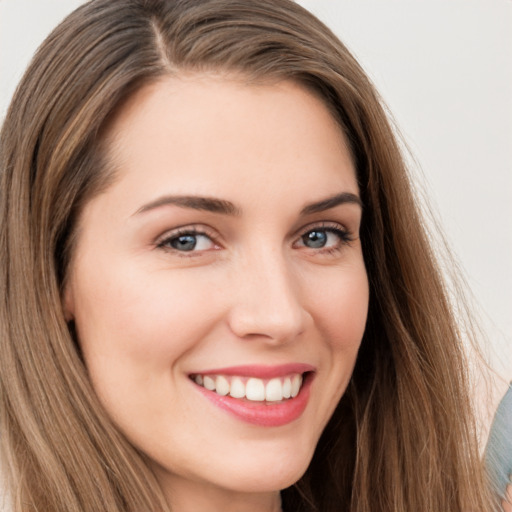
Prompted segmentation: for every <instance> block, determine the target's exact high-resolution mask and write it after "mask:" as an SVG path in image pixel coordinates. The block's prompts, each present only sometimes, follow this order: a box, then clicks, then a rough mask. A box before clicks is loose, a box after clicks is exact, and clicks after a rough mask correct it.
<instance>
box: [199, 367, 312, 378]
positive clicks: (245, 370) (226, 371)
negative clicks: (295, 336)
mask: <svg viewBox="0 0 512 512" xmlns="http://www.w3.org/2000/svg"><path fill="white" fill-rule="evenodd" d="M314 371H315V367H314V366H312V365H310V364H306V363H287V364H280V365H240V366H229V367H226V368H213V369H208V370H203V371H197V372H192V373H191V375H198V374H199V375H232V376H235V375H238V376H244V377H255V378H258V379H272V378H274V377H284V376H285V375H290V374H294V373H306V372H314Z"/></svg>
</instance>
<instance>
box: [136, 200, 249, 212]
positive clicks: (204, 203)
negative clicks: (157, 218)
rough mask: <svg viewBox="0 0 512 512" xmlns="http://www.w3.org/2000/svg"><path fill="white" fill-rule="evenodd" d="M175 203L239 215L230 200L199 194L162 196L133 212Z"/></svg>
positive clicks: (186, 206) (183, 206)
mask: <svg viewBox="0 0 512 512" xmlns="http://www.w3.org/2000/svg"><path fill="white" fill-rule="evenodd" d="M166 205H175V206H180V207H182V208H191V209H192V210H203V211H207V212H213V213H222V214H224V215H234V216H240V215H241V210H240V209H239V208H237V207H236V206H235V205H234V204H233V203H232V202H230V201H226V200H224V199H216V198H214V197H200V196H163V197H159V198H158V199H156V200H155V201H151V202H150V203H148V204H145V205H144V206H142V207H141V208H139V209H138V210H137V211H136V212H135V214H139V213H144V212H147V211H149V210H154V209H155V208H160V207H161V206H166Z"/></svg>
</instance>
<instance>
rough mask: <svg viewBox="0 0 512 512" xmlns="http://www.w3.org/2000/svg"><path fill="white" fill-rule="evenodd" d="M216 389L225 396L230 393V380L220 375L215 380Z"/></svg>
mask: <svg viewBox="0 0 512 512" xmlns="http://www.w3.org/2000/svg"><path fill="white" fill-rule="evenodd" d="M215 391H216V392H217V394H218V395H221V396H225V395H227V394H228V393H229V382H228V379H226V377H223V376H222V375H219V376H218V377H217V379H216V380H215Z"/></svg>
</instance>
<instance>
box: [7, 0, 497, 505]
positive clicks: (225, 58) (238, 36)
mask: <svg viewBox="0 0 512 512" xmlns="http://www.w3.org/2000/svg"><path fill="white" fill-rule="evenodd" d="M186 71H194V72H202V71H216V72H227V73H231V74H233V73H234V74H236V75H237V76H239V77H240V78H241V79H243V80H245V81H247V82H249V83H256V82H269V81H279V80H295V81H297V82H299V83H301V84H302V85H303V86H305V87H307V88H308V89H309V90H311V91H313V92H314V93H315V94H317V95H319V96H320V97H321V98H322V99H323V101H324V102H325V104H326V105H327V106H328V107H329V109H330V111H331V112H332V114H333V116H334V117H335V118H336V120H337V121H338V123H339V125H340V128H341V130H342V131H343V132H344V134H345V136H346V138H347V140H348V141H349V145H350V148H351V151H352V155H353V158H354V161H355V163H356V168H357V173H358V180H359V186H360V192H361V197H362V200H363V203H364V216H363V224H362V231H361V239H362V243H363V250H364V258H365V263H366V268H367V272H368V276H369V281H370V306H369V317H368V324H367V328H366V331H365V334H364V338H363V342H362V346H361V350H360V353H359V356H358V360H357V364H356V368H355V371H354V374H353V377H352V380H351V382H350V385H349V388H348V390H347V391H346V393H345V395H344V396H343V398H342V400H341V402H340V404H339V406H338V408H337V409H336V411H335V413H334V415H333V417H332V419H331V421H330V422H329V424H328V425H327V427H326V429H325V431H324V433H323V435H322V438H321V439H320V442H319V444H318V447H317V450H316V452H315V455H314V457H313V460H312V462H311V465H310V467H309V468H308V470H307V471H306V474H305V475H304V476H303V478H302V479H301V480H300V481H299V482H297V484H295V485H294V486H292V487H291V488H289V489H286V490H284V491H283V493H282V497H283V507H284V509H285V510H289V511H294V512H298V511H319V512H334V511H339V510H347V511H351V512H363V511H365V512H368V511H372V512H411V511H416V512H420V511H425V512H426V511H429V512H432V511H436V512H437V511H438V512H448V511H450V512H457V511H463V510H464V511H469V510H484V509H487V508H488V507H489V503H486V490H485V486H484V478H483V474H482V467H481V463H480V461H479V457H478V450H477V443H476V437H475V432H474V425H473V422H472V419H471V410H470V402H469V398H468V391H467V390H468V382H467V380H468V379H467V375H466V366H465V361H464V354H463V350H462V345H461V339H460V334H459V332H458V329H457V325H456V323H455V321H454V317H453V314H452V311H451V308H450V305H449V301H448V299H447V292H446V289H445V287H444V285H443V281H442V279H441V276H440V271H439V269H438V267H437V266H436V263H435V258H434V255H433V252H432V250H431V247H430V245H429V241H428V237H427V235H426V232H425V229H424V226H423V224H422V219H421V216H420V215H419V213H418V207H417V202H416V201H415V198H414V195H413V193H412V191H411V186H410V183H409V178H408V174H407V171H406V168H405V165H404V161H403V158H402V156H401V153H400V150H399V147H398V145H397V142H396V140H395V136H394V133H393V130H392V128H391V126H390V123H389V120H388V118H387V116H386V113H385V110H384V109H383V107H382V105H381V103H380V101H379V98H378V96H377V94H376V92H375V90H374V88H373V86H372V84H371V83H370V81H369V80H368V78H367V77H366V75H365V73H364V72H363V71H362V69H361V67H360V66H359V65H358V63H357V62H356V61H355V59H354V58H353V57H352V56H351V54H350V53H349V52H348V50H347V49H346V48H345V46H344V45H343V44H342V43H341V42H340V41H339V40H338V39H337V38H336V37H335V36H334V35H333V34H332V33H331V31H330V30H329V29H328V28H326V27H325V26H324V25H323V24H322V23H321V22H319V21H318V20H317V19H316V18H314V17H313V16H312V15H311V14H309V13H308V12H307V11H306V10H304V9H303V8H301V7H300V6H298V5H296V4H295V3H293V2H291V1H289V0H258V1H257V2H255V1H253V0H167V1H166V0H93V1H91V2H89V3H87V4H85V5H84V6H82V7H80V8H79V9H77V10H76V11H75V12H74V13H72V14H71V15H70V16H69V17H68V18H67V19H66V20H64V22H63V23H62V24H61V25H59V26H58V27H57V28H56V29H55V30H54V32H53V33H52V34H51V35H50V36H49V37H48V38H47V40H46V41H45V42H44V44H43V45H42V46H41V48H40V49H39V51H38V52H37V54H36V56H35V58H34V59H33V62H32V63H31V65H30V67H29V68H28V70H27V72H26V74H25V76H24V78H23V80H22V81H21V83H20V85H19V87H18V89H17V92H16V94H15V96H14V99H13V101H12V103H11V106H10V109H9V111H8V113H7V117H6V120H5V123H4V126H3V129H2V133H1V139H0V169H1V196H0V197H1V203H0V251H1V274H0V294H1V306H0V315H1V316H0V329H1V331H0V332H1V336H0V350H1V360H0V370H1V373H0V407H1V411H0V415H1V424H0V428H1V432H2V438H1V450H2V461H3V464H4V471H5V472H6V473H7V477H8V480H9V489H10V492H11V496H12V499H13V503H14V508H15V511H17V512H21V511H22V510H23V511H25V512H26V511H29V510H37V511H49V510H51V511H55V512H57V511H62V512H64V511H66V512H87V511H90V512H93V511H94V512H98V511H100V510H105V511H109V512H116V511H117V512H121V511H133V512H140V511H142V510H147V511H151V510H152V511H159V512H160V511H164V510H168V506H167V505H166V503H165V500H164V498H163V495H162V493H161V491H160V489H159V487H158V484H157V482H156V480H155V478H154V476H153V475H152V473H151V472H150V470H149V469H148V466H147V464H146V463H145V460H144V455H143V454H141V453H138V452H137V450H136V449H135V448H133V447H132V446H131V445H130V443H129V442H128V441H127V440H126V439H125V438H124V437H123V435H122V434H120V433H119V432H118V431H117V430H116V428H115V427H114V426H113V424H112V423H111V421H110V420H109V418H108V417H107V415H106V414H105V412H104V411H103V409H102V408H101V406H100V405H99V403H98V400H97V399H96V397H95V394H94V391H93V389H92V387H91V384H90V382H89V380H88V377H87V372H86V369H85V367H84V364H83V361H82V360H81V357H80V353H79V350H77V346H76V342H75V340H74V336H73V332H72V326H68V325H67V324H66V321H65V318H64V315H63V312H62V306H61V294H62V288H63V284H64V281H65V279H66V271H67V266H68V262H69V258H70V255H71V254H72V251H73V244H74V236H75V226H76V220H77V217H78V216H79V214H80V212H81V209H82V207H83V205H84V203H85V202H86V201H87V200H88V199H89V198H91V197H92V196H93V195H94V194H97V193H98V192H99V191H101V190H102V189H103V188H105V187H107V186H108V185H109V183H110V182H111V181H112V180H113V179H115V176H114V175H112V174H111V173H109V172H108V165H107V163H106V162H105V161H104V154H105V151H104V147H103V146H104V145H105V138H104V136H103V134H104V129H105V126H107V124H108V121H109V119H111V117H112V116H113V114H114V112H115V110H116V109H117V108H119V106H120V105H121V104H122V102H123V101H124V100H125V99H126V98H128V97H129V96H130V95H131V94H133V92H134V91H136V90H137V89H139V88H140V87H142V86H143V85H144V84H147V83H150V82H153V81H155V80H157V79H158V78H159V77H162V76H166V75H171V76H172V75H178V74H179V73H182V72H186Z"/></svg>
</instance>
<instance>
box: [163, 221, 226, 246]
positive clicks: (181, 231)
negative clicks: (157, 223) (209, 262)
mask: <svg viewBox="0 0 512 512" xmlns="http://www.w3.org/2000/svg"><path fill="white" fill-rule="evenodd" d="M182 235H202V236H206V237H208V238H209V239H210V240H211V241H212V243H213V244H214V245H216V246H221V244H220V242H219V235H218V234H217V232H215V231H214V230H213V229H212V228H210V227H209V226H205V225H204V224H185V225H183V226H177V227H175V228H173V229H169V230H167V231H165V233H163V234H161V235H159V236H158V237H157V238H156V239H155V241H154V242H153V245H154V247H156V248H162V249H168V250H169V251H173V250H174V249H173V248H171V247H167V246H165V245H164V244H165V243H166V242H168V241H169V240H171V239H173V238H177V237H179V236H182ZM176 252H182V251H176ZM191 252H202V251H191Z"/></svg>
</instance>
